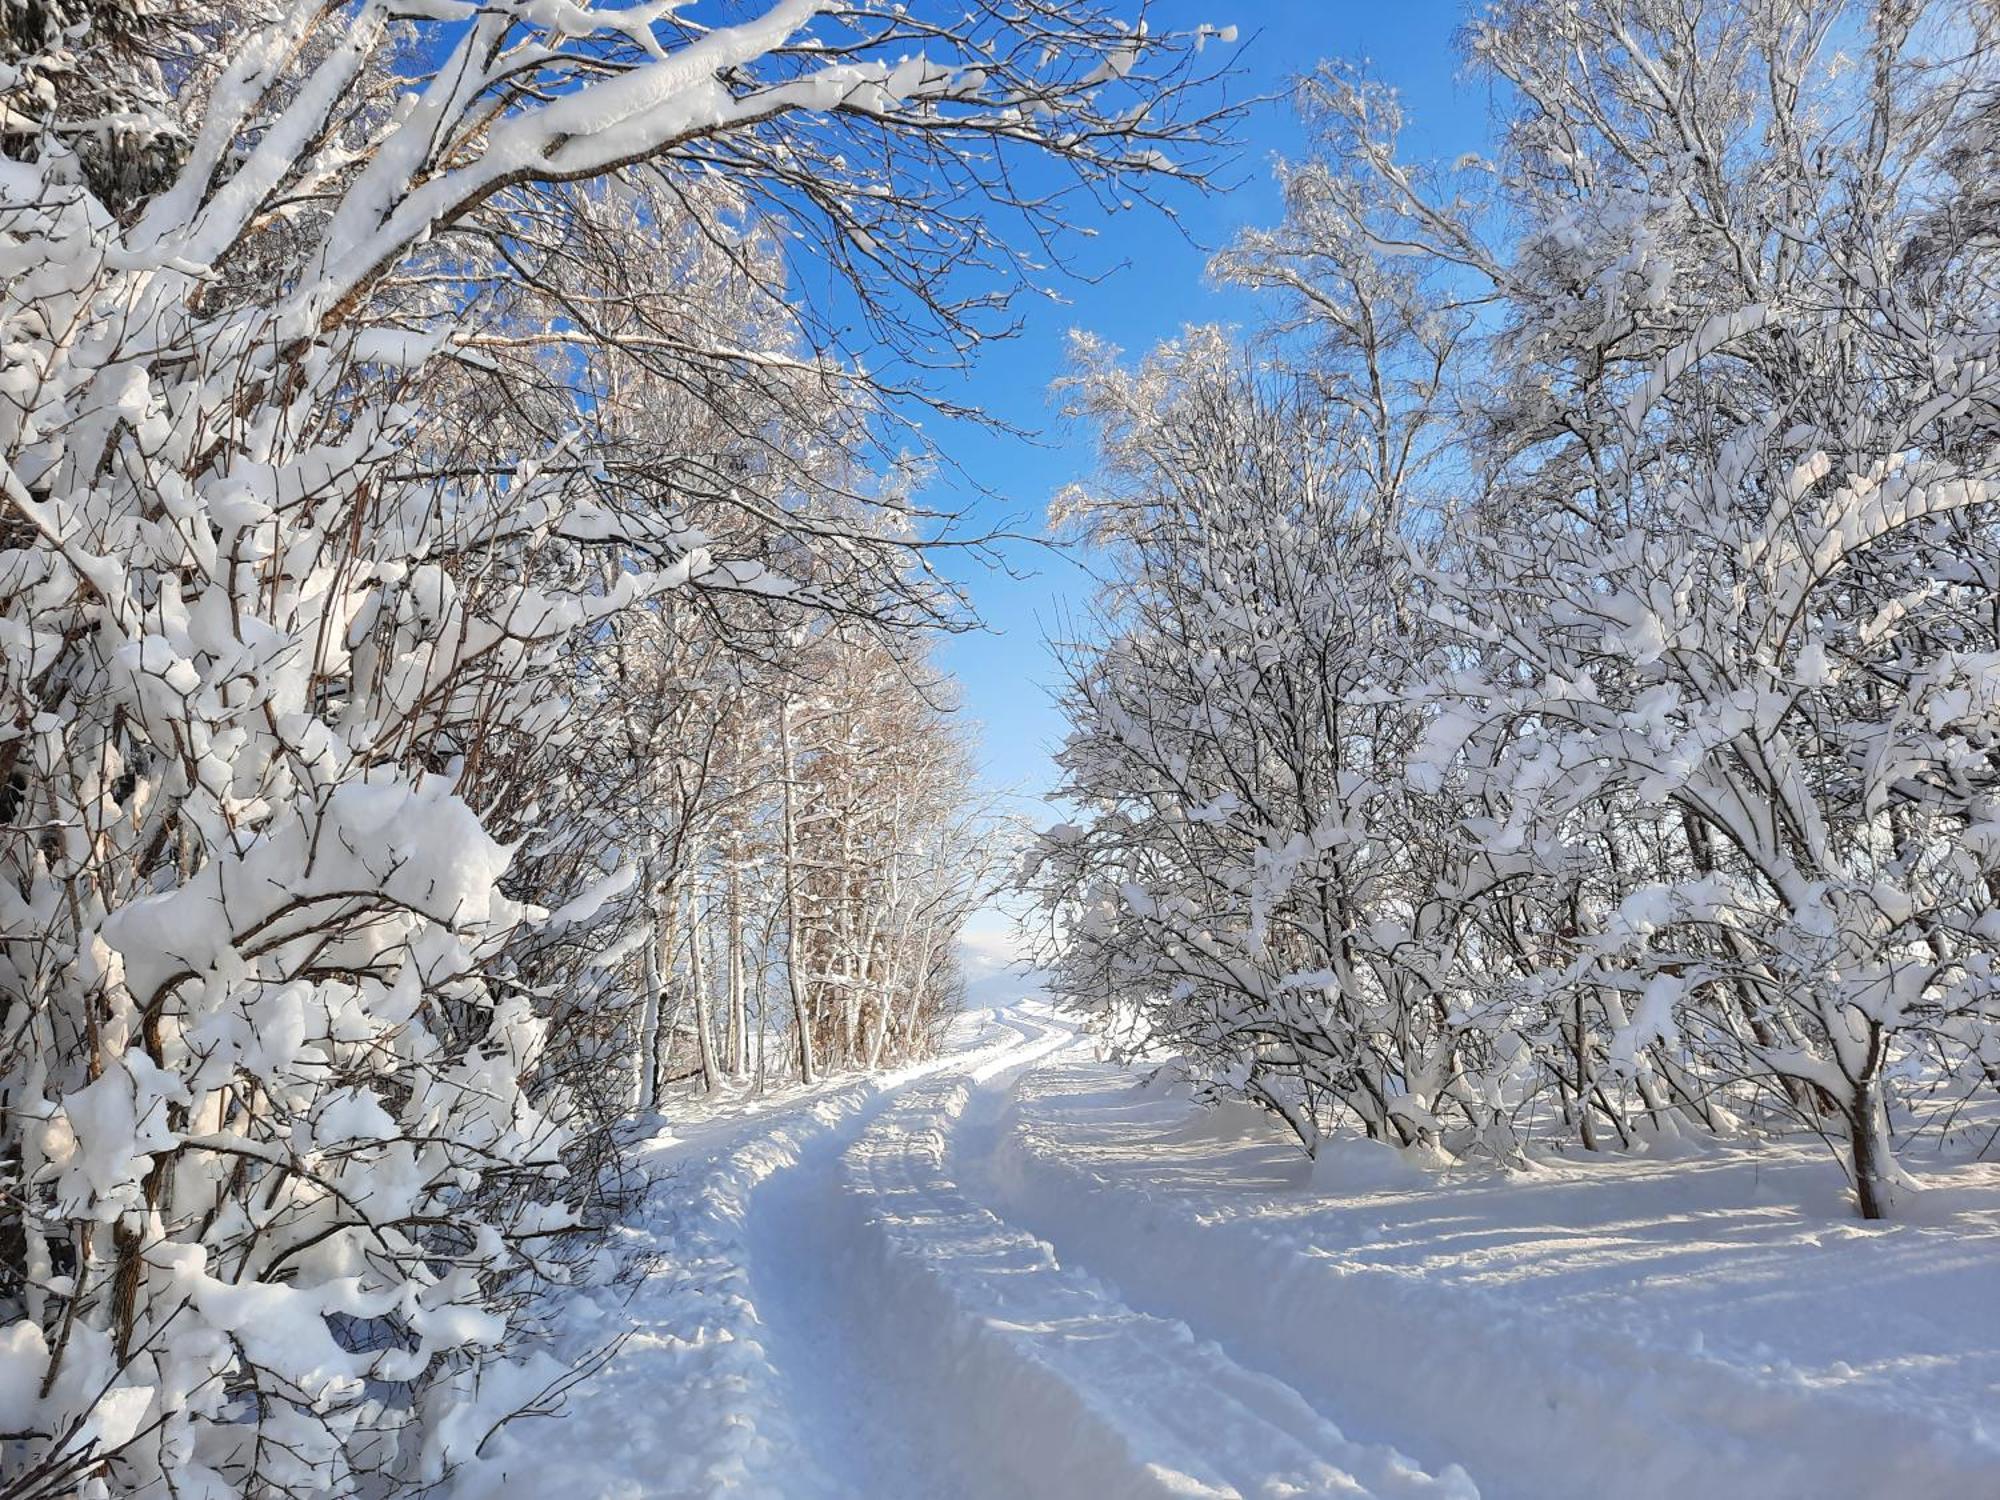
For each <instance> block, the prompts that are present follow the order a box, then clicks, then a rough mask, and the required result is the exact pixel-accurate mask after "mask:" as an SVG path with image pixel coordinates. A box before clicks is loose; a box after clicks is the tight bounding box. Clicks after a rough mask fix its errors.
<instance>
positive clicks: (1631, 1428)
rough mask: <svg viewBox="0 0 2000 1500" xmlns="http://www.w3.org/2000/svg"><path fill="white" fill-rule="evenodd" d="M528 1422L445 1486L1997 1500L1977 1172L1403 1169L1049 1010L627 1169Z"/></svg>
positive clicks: (791, 1499) (1988, 1215) (662, 1147)
mask: <svg viewBox="0 0 2000 1500" xmlns="http://www.w3.org/2000/svg"><path fill="white" fill-rule="evenodd" d="M646 1151H647V1153H648V1156H649V1158H650V1160H651V1162H652V1164H653V1165H654V1166H655V1167H657V1168H658V1169H659V1170H660V1172H661V1181H660V1184H659V1186H658V1187H657V1188H656V1189H655V1191H654V1192H653V1193H652V1194H651V1196H650V1197H649V1198H648V1200H647V1203H646V1207H645V1209H644V1211H643V1213H642V1214H640V1215H639V1216H638V1217H637V1218H635V1221H634V1222H633V1223H632V1224H631V1225H630V1226H628V1228H627V1229H626V1231H625V1232H624V1233H623V1235H622V1237H621V1243H622V1248H623V1250H624V1252H625V1264H626V1265H627V1267H628V1274H627V1275H625V1276H624V1277H622V1278H620V1279H618V1280H616V1281H613V1282H610V1283H608V1284H606V1285H604V1286H601V1287H599V1288H597V1289H595V1290H593V1291H591V1292H588V1293H579V1294H578V1295H577V1296H575V1297H574V1298H573V1299H572V1301H571V1303H570V1305H569V1306H568V1308H567V1310H566V1313H565V1332H564V1337H565V1338H566V1340H567V1341H568V1344H569V1347H568V1350H567V1353H568V1355H569V1357H570V1358H572V1359H574V1360H577V1361H579V1362H585V1361H587V1360H588V1357H589V1356H590V1354H591V1353H592V1351H595V1350H602V1349H604V1348H606V1347H608V1346H610V1344H611V1343H612V1341H613V1340H617V1339H619V1338H621V1337H622V1339H623V1342H622V1343H619V1344H618V1345H617V1346H616V1352H615V1353H614V1354H613V1355H612V1357H611V1358H610V1359H609V1361H608V1363H606V1364H605V1366H604V1368H603V1369H602V1370H601V1371H598V1372H597V1373H595V1374H594V1375H593V1376H592V1377H591V1378H590V1379H588V1380H586V1381H583V1382H581V1383H579V1384H577V1385H576V1386H574V1387H573V1388H572V1389H570V1390H569V1391H568V1392H567V1393H566V1395H565V1396H564V1398H563V1401H562V1403H561V1404H562V1406H563V1407H564V1414H563V1416H561V1417H560V1418H559V1419H556V1420H540V1419H534V1420H524V1421H519V1422H515V1423H513V1424H512V1425H510V1426H508V1427H506V1428H504V1429H502V1430H501V1431H500V1432H499V1433H497V1434H496V1435H495V1436H494V1437H493V1438H492V1439H491V1440H490V1441H489V1442H488V1443H487V1444H486V1455H487V1456H486V1458H485V1460H484V1461H483V1462H482V1463H480V1464H478V1465H477V1466H474V1467H472V1468H470V1469H468V1470H467V1471H465V1472H464V1473H463V1474H462V1475H461V1477H460V1479H459V1482H458V1495H459V1497H460V1500H488V1497H497V1496H503V1495H506V1496H512V1495H519V1496H526V1495H550V1496H560V1497H562V1500H600V1497H601V1500H639V1497H666V1496H706V1495H729V1496H773V1497H784V1500H821V1497H835V1496H854V1497H865V1500H940V1497H946V1496H950V1497H968V1500H984V1497H1002V1496H1008V1497H1014V1496H1036V1497H1058V1500H1060V1497H1068V1496H1074V1497H1077V1500H1099V1497H1111V1496H1160V1497H1167V1496H1178V1497H1187V1496H1204V1497H1218V1496H1244V1497H1251V1496H1256V1497H1280V1496H1284V1497H1290V1496H1300V1497H1303V1496H1317V1495H1338V1496H1348V1497H1355V1496H1380V1497H1439V1500H1470V1497H1474V1496H1481V1497H1486V1500H1571V1497H1574V1500H1584V1497H1597V1496H1603V1495H1617V1496H1619V1497H1621V1500H1666V1497H1688V1496H1694V1495H1702V1496H1746V1497H1747V1496H1756V1497H1760V1500H1784V1497H1790V1496H1797V1497H1801V1500H1804V1497H1867V1496H1881V1497H1931V1496H1940V1497H1942V1496H1950V1497H1958V1496H1974V1495H2000V1173H1996V1172H1995V1171H1993V1170H1991V1169H1988V1168H1958V1169H1956V1170H1955V1171H1953V1172H1952V1173H1949V1174H1945V1173H1939V1174H1936V1175H1934V1177H1933V1178H1932V1181H1933V1182H1934V1183H1935V1184H1936V1185H1935V1187H1934V1189H1933V1191H1932V1192H1930V1193H1928V1194H1926V1195H1924V1197H1923V1199H1921V1200H1920V1203H1921V1208H1920V1210H1919V1211H1918V1212H1917V1213H1915V1214H1913V1215H1912V1216H1910V1217H1907V1218H1905V1219H1904V1220H1902V1221H1899V1222H1896V1223H1893V1224H1886V1225H1885V1224H1862V1223H1860V1222H1858V1221H1856V1220H1854V1219H1853V1218H1852V1210H1851V1208H1850V1207H1849V1206H1848V1204H1847V1203H1846V1202H1845V1201H1844V1200H1843V1198H1842V1195H1841V1193H1840V1178H1839V1174H1838V1172H1837V1170H1836V1169H1835V1167H1834V1165H1833V1163H1832V1161H1831V1160H1830V1158H1829V1157H1828V1156H1827V1155H1825V1154H1824V1153H1816V1152H1808V1151H1804V1150H1791V1149H1788V1148H1779V1147H1773V1146H1771V1145H1768V1144H1759V1145H1749V1144H1745V1145H1741V1146H1729V1147H1724V1148H1719V1149H1712V1150H1706V1151H1703V1152H1702V1153H1701V1154H1700V1155H1699V1156H1698V1157H1696V1158H1693V1159H1690V1158H1689V1157H1687V1156H1686V1155H1680V1156H1679V1157H1677V1159H1676V1160H1674V1161H1673V1162H1672V1163H1671V1164H1668V1163H1666V1162H1664V1161H1657V1160H1649V1159H1647V1158H1645V1157H1632V1156H1620V1157H1606V1158H1598V1159H1590V1158H1586V1159H1578V1158H1577V1157H1575V1156H1571V1157H1568V1158H1564V1159H1562V1160H1559V1161H1557V1162H1553V1163H1543V1164H1540V1165H1539V1166H1538V1167H1537V1168H1536V1169H1535V1170H1533V1171H1528V1172H1512V1173H1500V1172H1497V1171H1495V1172H1467V1171H1459V1172H1458V1173H1456V1174H1452V1175H1445V1174H1440V1173H1437V1172H1435V1171H1428V1170H1424V1169H1422V1168H1420V1167H1418V1166H1417V1165H1415V1164H1413V1163H1410V1162H1408V1161H1406V1160H1404V1159H1403V1158H1402V1157H1400V1156H1398V1155H1397V1154H1396V1153H1394V1152H1392V1151H1389V1150H1388V1149H1387V1148H1383V1147H1374V1146H1370V1145H1368V1144H1367V1143H1365V1142H1349V1143H1342V1142H1332V1143H1329V1144H1328V1145H1327V1146H1326V1147H1325V1148H1324V1149H1323V1150H1322V1152H1321V1153H1320V1158H1319V1160H1318V1161H1317V1162H1307V1161H1305V1160H1304V1159H1303V1158H1302V1157H1300V1156H1299V1155H1298V1153H1297V1152H1296V1151H1295V1150H1293V1149H1292V1147H1291V1146H1290V1145H1289V1144H1288V1143H1287V1141H1286V1139H1285V1138H1284V1137H1283V1135H1282V1134H1281V1132H1280V1131H1279V1130H1277V1129H1276V1128H1275V1127H1274V1126H1273V1125H1272V1124H1271V1123H1270V1122H1268V1121H1267V1120H1265V1119H1263V1118H1262V1117H1260V1116H1258V1115H1257V1114H1256V1113H1255V1112H1254V1111H1248V1110H1245V1109H1241V1108H1225V1109H1223V1110H1221V1111H1213V1112H1204V1111H1202V1110H1201V1108H1200V1106H1198V1105H1196V1104H1195V1103H1194V1102H1193V1101H1192V1100H1191V1099H1190V1098H1189V1097H1188V1096H1187V1094H1186V1092H1185V1091H1184V1090H1183V1089H1182V1088H1180V1087H1179V1086H1177V1085H1175V1084H1173V1083H1172V1082H1170V1081H1168V1080H1166V1079H1165V1078H1153V1079H1148V1078H1144V1077H1136V1076H1135V1075H1134V1074H1132V1073H1131V1072H1129V1071H1126V1070H1124V1069H1121V1068H1117V1067H1113V1066H1111V1065H1109V1064H1106V1063H1103V1062H1100V1061H1098V1060H1097V1058H1096V1056H1095V1052H1094V1049H1093V1046H1092V1044H1091V1042H1090V1041H1089V1040H1088V1039H1087V1038H1085V1037H1081V1036H1079V1035H1077V1034H1076V1033H1075V1032H1074V1031H1073V1030H1072V1028H1071V1027H1070V1025H1069V1024H1068V1023H1067V1022H1066V1021H1064V1020H1062V1019H1060V1018H1058V1017H1057V1016H1055V1015H1054V1014H1053V1013H1051V1012H1050V1011H1049V1010H1048V1009H1047V1008H1046V1007H1044V1006H1043V1005H1041V1004H1040V1003H1039V1002H1033V1001H1023V1002H1020V1003H1018V1004H1015V1005H1012V1006H1008V1007H999V1008H995V1009H993V1010H990V1011H985V1012H981V1013H978V1014H976V1015H973V1016H968V1017H967V1018H965V1020H964V1021H963V1022H962V1024H961V1026H960V1028H959V1031H958V1033H957V1035H956V1037H955V1039H954V1044H953V1047H952V1049H951V1050H950V1051H949V1052H948V1053H947V1054H946V1055H945V1056H944V1057H943V1058H941V1059H939V1060H938V1061H936V1062H932V1063H927V1064H924V1065H922V1066H920V1067H916V1068H912V1069H907V1070H904V1071H903V1072H901V1073H896V1074H891V1075H888V1076H885V1077H881V1078H877V1079H872V1080H865V1081H851V1080H850V1081H835V1082H833V1083H831V1084H828V1085H825V1086H823V1087H821V1088H820V1089H817V1090H814V1091H810V1092H794V1093H791V1094H789V1095H779V1096H775V1097H767V1098H764V1099H761V1100H737V1101H733V1102H726V1103H724V1104H721V1105H719V1106H717V1107H715V1108H713V1109H711V1110H709V1111H707V1112H706V1113H705V1114H702V1115H699V1116H697V1117H696V1118H694V1119H692V1120H680V1121H677V1122H676V1125H675V1126H674V1128H673V1130H672V1131H671V1132H662V1133H661V1135H660V1136H659V1137H658V1138H657V1139H655V1140H653V1141H651V1142H649V1143H648V1145H647V1147H646Z"/></svg>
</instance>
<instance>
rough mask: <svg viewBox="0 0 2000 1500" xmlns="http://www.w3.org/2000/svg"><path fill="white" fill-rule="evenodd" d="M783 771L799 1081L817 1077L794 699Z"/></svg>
mask: <svg viewBox="0 0 2000 1500" xmlns="http://www.w3.org/2000/svg"><path fill="white" fill-rule="evenodd" d="M778 756H779V768H778V769H779V774H780V775H781V776H782V777H783V780H784V788H785V814H784V824H785V829H784V834H785V978H786V982H787V984H788V985H789V986H790V988H791V994H792V1025H793V1027H794V1028H795V1029H796V1030H797V1031H798V1053H799V1082H801V1083H811V1082H812V1081H813V1078H814V1070H813V1043H812V1017H811V1016H810V1015H809V1014H808V1013H807V1005H806V985H805V975H804V974H802V973H801V972H800V967H799V963H800V961H799V863H798V847H799V842H798V840H799V817H798V790H797V788H796V786H794V784H793V782H794V770H795V767H794V765H793V761H792V701H791V699H789V698H787V699H786V700H785V701H784V703H783V704H782V705H781V706H780V708H779V709H778Z"/></svg>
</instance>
